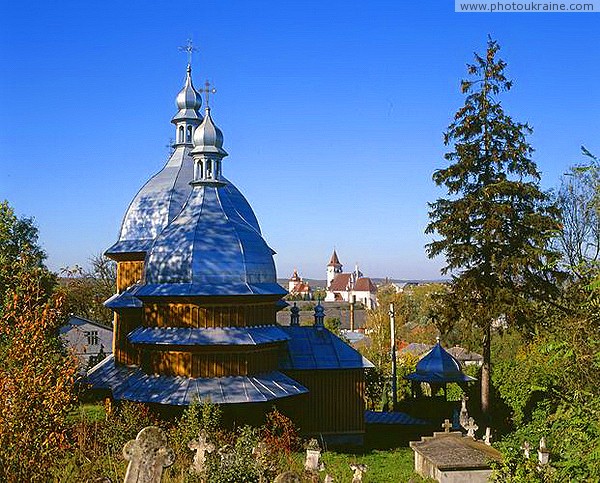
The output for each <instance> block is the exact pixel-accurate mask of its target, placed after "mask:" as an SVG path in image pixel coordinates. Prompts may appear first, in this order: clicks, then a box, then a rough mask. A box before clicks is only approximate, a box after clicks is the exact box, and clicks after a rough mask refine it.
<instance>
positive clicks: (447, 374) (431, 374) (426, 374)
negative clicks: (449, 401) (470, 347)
mask: <svg viewBox="0 0 600 483" xmlns="http://www.w3.org/2000/svg"><path fill="white" fill-rule="evenodd" d="M405 377H406V379H410V380H411V381H417V382H433V383H446V382H471V381H476V379H475V378H474V377H471V376H467V375H466V374H464V373H463V371H462V368H461V366H460V363H459V362H458V361H457V360H456V359H455V358H454V357H452V355H451V354H449V353H448V352H447V351H446V350H445V349H444V348H443V347H442V346H441V345H440V343H439V342H438V343H437V344H436V345H434V346H433V349H431V351H429V353H428V354H426V355H425V356H423V358H422V359H421V360H420V361H419V362H418V363H417V368H416V372H413V373H412V374H408V375H407V376H405Z"/></svg>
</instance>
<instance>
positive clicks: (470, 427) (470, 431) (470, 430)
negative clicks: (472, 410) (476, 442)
mask: <svg viewBox="0 0 600 483" xmlns="http://www.w3.org/2000/svg"><path fill="white" fill-rule="evenodd" d="M464 428H465V429H466V430H467V436H470V437H471V438H473V439H475V431H477V430H478V429H479V426H477V424H475V420H474V419H473V418H469V422H468V423H467V425H466V426H464Z"/></svg>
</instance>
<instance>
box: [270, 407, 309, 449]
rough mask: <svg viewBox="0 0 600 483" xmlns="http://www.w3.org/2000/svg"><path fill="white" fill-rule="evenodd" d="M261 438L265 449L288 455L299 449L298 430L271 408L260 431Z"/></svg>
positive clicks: (285, 417) (292, 423)
mask: <svg viewBox="0 0 600 483" xmlns="http://www.w3.org/2000/svg"><path fill="white" fill-rule="evenodd" d="M261 437H262V439H263V441H264V442H265V443H266V445H267V447H269V448H271V449H273V450H275V451H282V452H284V453H285V454H289V453H291V452H292V451H297V450H298V449H300V437H299V436H298V428H296V426H295V425H294V422H293V421H292V420H291V419H290V418H288V417H287V416H286V415H285V414H282V413H280V412H279V411H278V410H277V408H273V409H272V410H271V411H270V412H269V413H267V417H266V423H265V425H264V427H263V429H262V434H261Z"/></svg>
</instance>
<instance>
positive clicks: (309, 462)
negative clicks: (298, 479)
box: [304, 439, 321, 472]
mask: <svg viewBox="0 0 600 483" xmlns="http://www.w3.org/2000/svg"><path fill="white" fill-rule="evenodd" d="M320 460H321V448H320V446H319V442H318V441H317V440H316V439H311V440H310V441H309V443H308V446H307V447H306V461H305V462H304V469H305V470H306V471H311V472H317V471H319V470H320V469H321V466H320V464H319V463H320Z"/></svg>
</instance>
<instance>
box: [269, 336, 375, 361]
mask: <svg viewBox="0 0 600 483" xmlns="http://www.w3.org/2000/svg"><path fill="white" fill-rule="evenodd" d="M281 329H282V330H284V331H285V332H286V334H287V335H289V336H290V340H289V341H288V343H287V346H288V351H287V354H286V355H285V356H284V358H283V360H282V361H281V364H280V368H281V369H283V370H285V369H291V370H294V369H297V370H308V369H362V368H369V367H374V366H373V364H371V362H370V361H369V360H367V359H365V358H364V357H363V356H362V355H361V354H360V352H358V351H357V350H356V349H353V348H352V347H350V346H349V345H348V344H347V343H346V342H344V341H343V340H341V339H340V338H339V337H337V336H335V335H334V334H332V333H331V332H330V331H329V330H327V329H325V328H316V327H314V326H289V327H281Z"/></svg>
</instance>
